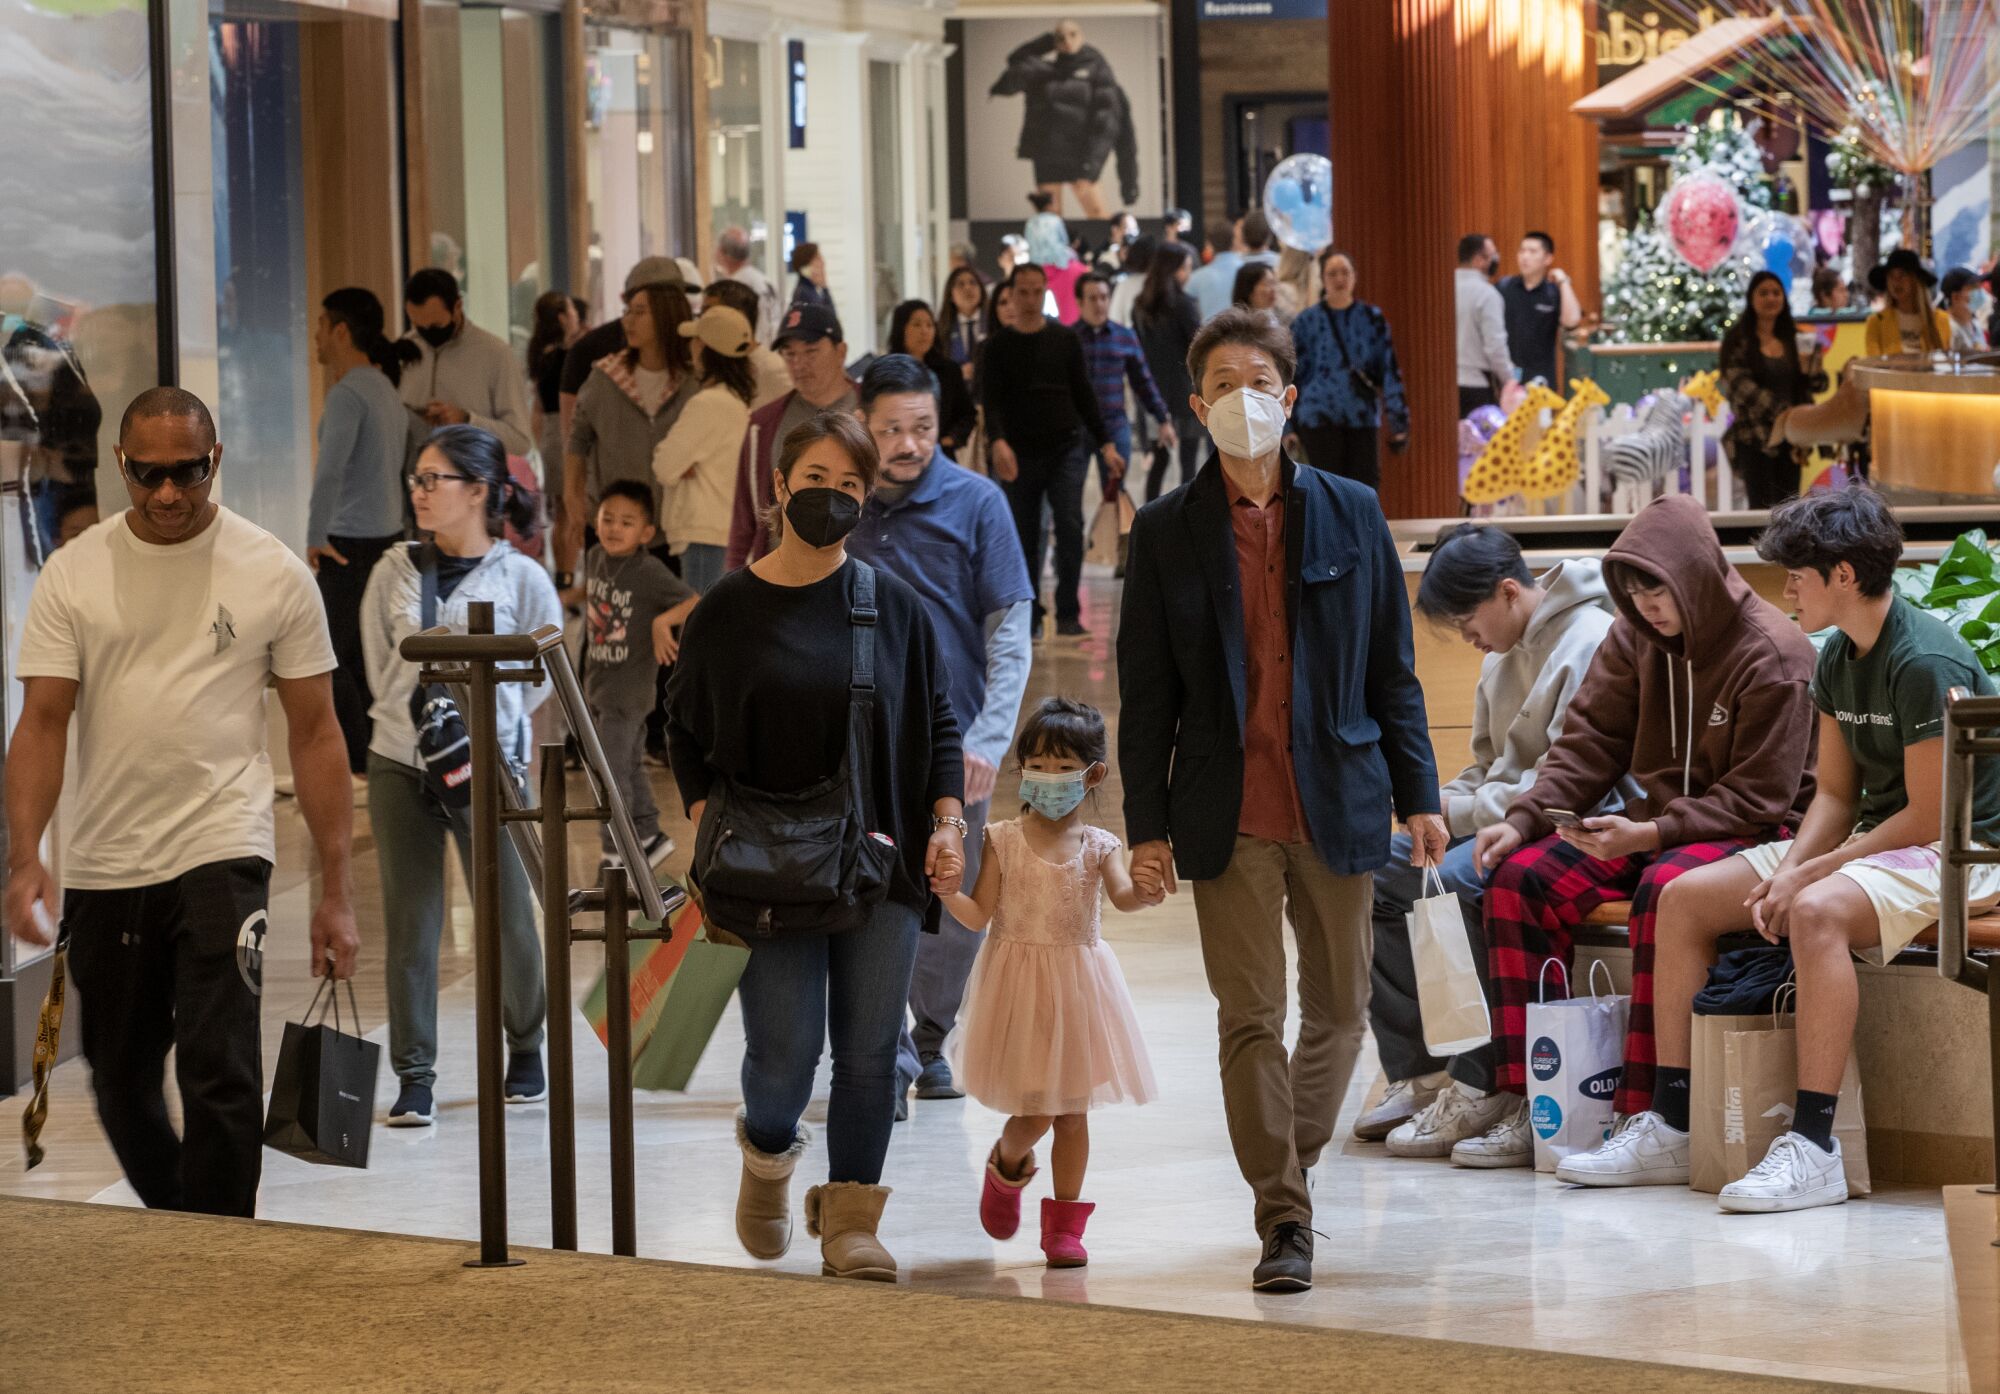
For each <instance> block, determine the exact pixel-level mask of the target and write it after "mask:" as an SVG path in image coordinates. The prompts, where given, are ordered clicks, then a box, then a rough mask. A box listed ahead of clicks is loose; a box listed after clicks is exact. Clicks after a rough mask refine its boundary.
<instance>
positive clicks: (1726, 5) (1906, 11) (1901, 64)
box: [1660, 0, 2000, 178]
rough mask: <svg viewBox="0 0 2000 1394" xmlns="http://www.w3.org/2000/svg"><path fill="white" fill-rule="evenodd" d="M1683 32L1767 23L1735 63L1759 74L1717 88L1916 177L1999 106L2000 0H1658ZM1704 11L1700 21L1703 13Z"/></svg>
mask: <svg viewBox="0 0 2000 1394" xmlns="http://www.w3.org/2000/svg"><path fill="white" fill-rule="evenodd" d="M1660 6H1661V8H1662V9H1663V10H1666V11H1669V12H1671V13H1672V14H1674V15H1675V16H1676V17H1677V18H1678V19H1679V20H1680V21H1681V22H1683V23H1685V24H1686V25H1687V27H1688V29H1689V30H1690V31H1693V30H1698V29H1700V28H1702V27H1704V21H1705V20H1708V21H1712V20H1715V19H1719V18H1720V19H1742V20H1765V19H1775V20H1777V21H1779V22H1778V23H1776V24H1770V25H1767V26H1765V28H1764V31H1763V33H1762V34H1761V36H1760V37H1758V38H1755V39H1753V40H1751V41H1750V42H1749V43H1748V44H1747V45H1746V46H1745V48H1744V49H1743V51H1742V52H1741V53H1740V54H1738V55H1737V56H1738V57H1739V58H1741V59H1743V60H1746V61H1748V62H1749V63H1750V64H1751V65H1752V67H1753V69H1754V70H1755V74H1756V77H1755V78H1754V79H1753V80H1752V81H1751V82H1750V83H1749V84H1747V85H1746V86H1745V87H1737V88H1732V89H1730V90H1727V91H1725V90H1723V89H1721V88H1718V87H1714V86H1711V85H1709V84H1708V83H1706V82H1698V83H1697V85H1698V86H1701V87H1702V88H1703V89H1704V90H1706V91H1710V92H1713V93H1715V94H1716V95H1717V96H1719V97H1724V98H1727V99H1729V100H1731V101H1733V102H1735V103H1736V105H1738V106H1739V107H1745V108H1748V109H1749V110H1751V111H1754V112H1756V113H1757V114H1759V115H1762V116H1764V117H1766V118H1768V119H1770V120H1773V121H1778V122H1783V123H1786V124H1795V123H1797V122H1798V121H1799V120H1800V119H1801V118H1803V119H1804V121H1805V122H1806V123H1807V124H1808V125H1811V126H1813V127H1814V128H1815V129H1817V130H1818V131H1819V132H1820V133H1821V134H1822V135H1824V136H1826V137H1828V138H1829V139H1831V138H1833V137H1835V136H1837V135H1839V133H1840V132H1841V131H1842V130H1844V129H1846V128H1848V127H1850V126H1852V127H1854V128H1855V130H1856V131H1857V132H1858V134H1859V137H1860V141H1861V144H1862V146H1863V147H1864V148H1865V149H1866V150H1867V151H1868V152H1869V153H1870V154H1871V155H1873V156H1874V157H1875V158H1876V159H1878V160H1880V161H1881V162H1882V163H1883V164H1885V165H1888V166H1889V167H1890V168H1892V169H1894V170H1896V171H1898V172H1899V173H1901V174H1903V175H1904V176H1906V177H1912V178H1913V177H1915V176H1916V175H1919V174H1921V173H1923V172H1924V171H1925V170H1928V169H1930V168H1932V167H1933V166H1935V165H1936V164H1937V163H1938V161H1940V160H1942V159H1943V158H1944V157H1945V156H1947V155H1949V154H1951V153H1952V151H1954V150H1957V149H1958V148H1959V147H1960V146H1962V145H1965V144H1966V143H1968V142H1969V141H1971V140H1973V139H1974V138H1975V137H1978V136H1982V135H1984V134H1985V130H1986V121H1987V115H1988V113H1989V112H1990V111H1992V110H1994V109H1995V107H1996V104H2000V0H1660ZM1704 11H1706V14H1705V15H1704V14H1703V12H1704Z"/></svg>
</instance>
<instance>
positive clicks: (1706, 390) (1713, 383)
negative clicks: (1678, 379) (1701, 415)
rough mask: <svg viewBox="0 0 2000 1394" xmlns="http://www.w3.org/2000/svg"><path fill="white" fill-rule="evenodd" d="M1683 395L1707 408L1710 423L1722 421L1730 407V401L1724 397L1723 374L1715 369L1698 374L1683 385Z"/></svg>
mask: <svg viewBox="0 0 2000 1394" xmlns="http://www.w3.org/2000/svg"><path fill="white" fill-rule="evenodd" d="M1681 395H1682V396H1684V397H1692V398H1694V400H1695V401H1697V402H1700V403H1701V404H1702V406H1704V407H1706V408H1707V409H1708V419H1709V420H1710V421H1720V420H1721V419H1722V413H1723V412H1724V411H1725V410H1726V409H1727V408H1728V406H1729V402H1728V399H1727V398H1725V397H1724V396H1723V395H1722V373H1721V371H1720V370H1718V369H1715V368H1709V369H1706V370H1704V371H1702V372H1699V373H1696V374H1695V375H1694V376H1693V377H1691V378H1689V379H1688V380H1687V381H1686V382H1685V383H1683V384H1681Z"/></svg>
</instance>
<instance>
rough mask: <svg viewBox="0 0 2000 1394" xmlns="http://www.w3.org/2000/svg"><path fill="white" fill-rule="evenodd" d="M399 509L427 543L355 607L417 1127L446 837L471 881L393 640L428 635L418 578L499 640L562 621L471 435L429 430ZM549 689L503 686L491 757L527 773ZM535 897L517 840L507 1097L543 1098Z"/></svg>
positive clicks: (465, 812)
mask: <svg viewBox="0 0 2000 1394" xmlns="http://www.w3.org/2000/svg"><path fill="white" fill-rule="evenodd" d="M409 484H410V503H411V505H412V507H413V508H414V509H415V511H416V517H417V527H418V529H419V530H420V531H422V532H425V533H428V534H429V540H428V541H425V542H415V543H410V544H408V545H405V546H400V547H392V548H390V549H389V551H388V552H387V553H386V554H385V555H384V556H383V558H382V560H381V561H379V562H377V563H376V565H375V571H374V574H373V575H371V576H370V577H369V578H368V592H367V594H366V595H365V596H364V597H363V599H362V602H361V640H362V648H363V651H364V652H365V653H366V655H367V659H368V687H369V690H370V691H371V692H373V693H374V695H375V704H374V707H373V708H372V709H371V710H370V712H369V715H370V717H371V718H372V719H373V721H374V734H373V735H372V737H371V738H370V740H369V745H368V821H369V824H370V826H371V827H372V828H373V830H374V833H375V848H376V855H377V856H379V857H380V858H381V863H382V920H383V925H384V927H385V928H386V930H387V931H388V939H389V966H388V976H389V1059H390V1063H391V1065H392V1066H393V1067H394V1068H395V1071H396V1074H397V1076H398V1078H400V1079H401V1081H402V1089H401V1092H400V1093H398V1095H397V1096H396V1104H395V1107H394V1108H392V1109H390V1110H389V1126H390V1127H392V1128H405V1127H428V1126H429V1125H430V1124H431V1122H432V1121H433V1119H434V1118H435V1116H436V1110H435V1108H434V1106H433V1102H432V1090H433V1088H434V1086H435V1085H436V1082H437V1068H436V1067H437V975H438V936H439V934H440V933H441V931H442V929H443V926H444V851H445V836H446V834H447V833H449V834H450V836H451V839H452V841H454V842H456V843H457V844H458V857H459V865H460V866H461V867H463V868H464V870H465V873H466V875H467V877H468V878H469V877H470V876H471V874H472V867H471V856H472V851H471V841H472V811H471V809H470V808H452V807H447V806H446V805H445V804H444V803H443V802H442V801H441V800H440V799H439V798H438V797H437V796H436V795H435V794H433V793H432V792H431V791H430V789H429V788H428V787H427V786H426V782H425V778H424V760H423V756H422V754H421V753H419V750H418V746H417V728H416V723H415V721H414V719H413V716H412V712H411V703H410V698H411V695H412V694H413V693H415V691H416V689H417V671H418V665H417V664H415V663H411V662H410V661H408V660H407V659H405V658H404V657H403V655H402V643H403V640H405V639H407V638H408V637H409V636H410V635H412V634H415V633H416V632H418V631H419V630H420V629H423V628H425V627H426V625H425V618H426V617H425V615H424V609H425V606H424V592H425V590H426V588H427V586H426V575H427V574H428V576H429V577H430V578H431V579H430V582H429V585H430V588H432V589H434V592H435V614H434V616H433V617H432V618H431V620H430V622H431V623H432V624H438V625H444V626H446V627H448V628H451V629H455V630H459V631H461V632H462V631H463V630H464V629H465V627H466V620H467V607H468V606H470V605H471V604H472V603H473V602H474V601H482V600H483V601H487V602H489V603H491V604H492V606H493V628H494V632H495V633H498V634H529V633H532V632H533V631H535V630H537V629H540V628H541V627H542V626H543V625H549V624H556V625H559V624H561V623H562V602H561V601H559V600H557V598H556V588H555V585H554V583H553V582H551V581H550V580H549V574H548V572H547V571H545V570H543V569H542V566H541V564H540V563H539V562H535V561H531V560H530V559H529V558H527V557H525V556H523V555H521V553H519V552H518V551H516V550H514V548H513V546H512V545H511V544H510V543H509V542H508V541H507V539H506V538H505V537H504V536H503V535H502V533H503V531H504V528H505V525H506V524H507V523H510V522H511V523H513V524H514V526H515V527H517V528H520V529H523V530H525V529H526V528H527V527H529V526H530V525H531V523H532V520H533V511H532V505H531V504H530V503H529V501H528V499H527V498H526V497H525V496H523V495H522V494H521V493H519V492H518V491H517V490H516V488H515V486H514V484H513V482H512V480H511V479H509V477H508V474H507V450H506V447H505V446H503V445H502V444H501V443H500V441H499V440H498V439H497V438H496V437H494V436H493V435H492V434H491V433H489V432H487V431H482V430H480V429H479V428H478V427H477V426H447V427H445V428H443V429H442V430H439V431H436V432H433V433H432V435H431V437H430V439H429V440H428V441H426V442H425V444H424V448H423V450H422V452H421V453H420V454H419V455H418V456H417V464H416V469H415V470H414V471H413V472H412V473H411V475H410V481H409ZM548 695H549V689H548V688H547V687H546V686H534V685H530V684H528V683H515V682H510V683H501V684H500V686H499V691H498V694H497V696H498V716H499V721H498V732H499V737H500V749H501V754H502V755H503V756H504V757H505V758H506V760H507V761H508V762H509V764H510V765H512V767H513V768H514V769H515V770H516V771H521V770H524V769H525V768H526V766H527V761H528V754H529V750H530V748H531V741H532V739H533V736H532V733H531V730H530V727H529V717H530V716H532V715H533V714H534V710H535V708H536V707H538V706H540V705H541V704H542V703H543V702H544V701H546V700H547V698H548ZM535 918H536V917H535V900H534V893H533V891H532V890H531V888H530V887H529V885H528V875H527V872H526V871H525V870H524V869H523V868H522V866H521V862H520V859H519V858H518V857H516V856H515V855H514V851H513V847H512V846H511V844H509V843H508V842H507V841H506V840H505V839H502V841H501V843H500V957H501V964H500V976H501V983H502V992H503V994H504V1006H503V1009H502V1023H503V1025H504V1027H505V1030H506V1035H507V1049H508V1061H507V1081H506V1098H507V1102H508V1103H532V1102H534V1101H535V1100H537V1099H540V1098H542V1097H544V1096H545V1095H546V1094H547V1092H548V1085H547V1082H546V1081H547V1076H546V1075H545V1074H544V1073H543V1069H542V1053H541V1047H542V1029H543V1025H544V1022H545V1020H546V1018H547V1015H548V1002H547V994H546V992H545V990H544V986H543V981H542V950H541V937H540V933H539V931H538V930H537V928H536V924H535Z"/></svg>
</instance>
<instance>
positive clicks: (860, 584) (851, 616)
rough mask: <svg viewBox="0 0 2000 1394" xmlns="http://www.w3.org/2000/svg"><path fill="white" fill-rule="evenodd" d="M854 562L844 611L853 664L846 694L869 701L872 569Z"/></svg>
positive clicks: (872, 674)
mask: <svg viewBox="0 0 2000 1394" xmlns="http://www.w3.org/2000/svg"><path fill="white" fill-rule="evenodd" d="M853 562H854V598H853V601H852V603H851V604H850V605H849V606H848V609H847V623H848V625H849V627H850V628H852V630H853V631H854V662H853V665H852V668H851V676H850V677H849V679H848V692H849V695H850V696H851V697H852V698H854V699H856V700H860V699H862V698H863V695H864V694H865V695H866V700H868V701H870V702H872V701H873V700H874V698H875V622H876V621H877V620H878V619H880V618H881V616H880V614H878V613H877V611H876V609H875V568H874V567H872V566H870V565H869V564H868V563H867V562H865V561H863V560H861V558H859V557H855V558H853Z"/></svg>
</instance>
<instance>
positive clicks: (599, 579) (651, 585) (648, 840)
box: [583, 479, 698, 866]
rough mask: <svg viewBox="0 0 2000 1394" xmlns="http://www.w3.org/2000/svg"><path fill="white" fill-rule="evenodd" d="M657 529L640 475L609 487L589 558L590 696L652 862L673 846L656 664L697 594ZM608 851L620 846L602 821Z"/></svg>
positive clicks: (669, 649)
mask: <svg viewBox="0 0 2000 1394" xmlns="http://www.w3.org/2000/svg"><path fill="white" fill-rule="evenodd" d="M656 532H657V529H656V528H655V527H654V526H653V491H652V490H651V489H649V488H647V487H646V486H645V485H644V484H641V483H639V482H638V481H637V480H630V479H620V480H614V481H612V482H611V483H609V484H607V485H605V486H604V493H603V496H602V497H601V498H600V499H599V500H598V504H597V545H596V546H595V547H592V548H591V549H590V555H589V556H588V557H586V558H585V560H584V606H583V616H584V630H585V639H584V642H585V643H586V644H587V645H588V647H589V653H588V655H587V657H586V661H585V663H584V672H583V699H584V701H585V702H586V703H588V704H589V706H590V718H591V720H592V721H594V722H596V723H597V736H598V739H599V740H601V741H602V742H603V743H604V758H605V759H606V761H607V762H609V764H610V766H611V778H612V779H613V780H614V781H615V782H616V783H617V785H618V792H619V794H620V795H622V796H623V797H624V799H625V806H626V807H627V808H628V809H629V810H630V811H631V814H632V827H633V830H634V831H635V832H637V833H638V834H639V843H640V845H641V846H642V847H643V848H644V849H645V852H646V860H647V861H648V862H649V863H651V864H653V865H655V866H657V865H658V864H659V863H660V861H661V860H663V859H664V858H665V857H666V856H667V855H668V854H669V853H671V852H672V851H673V850H674V844H673V839H671V838H669V837H668V836H667V835H666V834H665V833H663V832H661V831H660V808H659V805H658V803H656V802H655V801H654V798H653V785H652V781H651V780H650V779H648V778H647V777H646V768H645V753H646V716H647V714H648V713H649V712H650V711H651V710H652V706H653V692H654V675H655V671H656V670H657V669H658V668H660V667H661V666H662V665H664V664H668V663H672V662H673V661H674V657H675V655H676V654H677V653H679V651H680V644H679V641H678V640H676V639H675V638H674V630H675V628H676V627H677V626H679V625H680V624H681V623H682V622H683V621H684V620H686V619H687V617H688V612H689V611H691V610H693V609H694V606H695V601H696V600H697V599H698V597H697V596H696V595H695V593H694V590H693V589H692V588H691V587H689V586H688V584H687V583H686V582H685V581H683V580H681V578H680V577H678V576H676V575H674V573H673V572H671V571H669V570H668V569H667V565H666V563H665V562H663V561H661V560H660V559H659V558H658V557H656V556H654V555H652V554H651V553H650V552H648V551H647V550H646V548H647V547H648V546H649V545H651V543H652V541H653V538H654V536H655V534H656ZM604 852H605V856H606V857H607V858H609V857H611V856H612V855H614V854H615V852H616V846H615V844H614V843H613V842H612V840H611V827H610V825H609V824H606V825H605V827H604Z"/></svg>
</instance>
